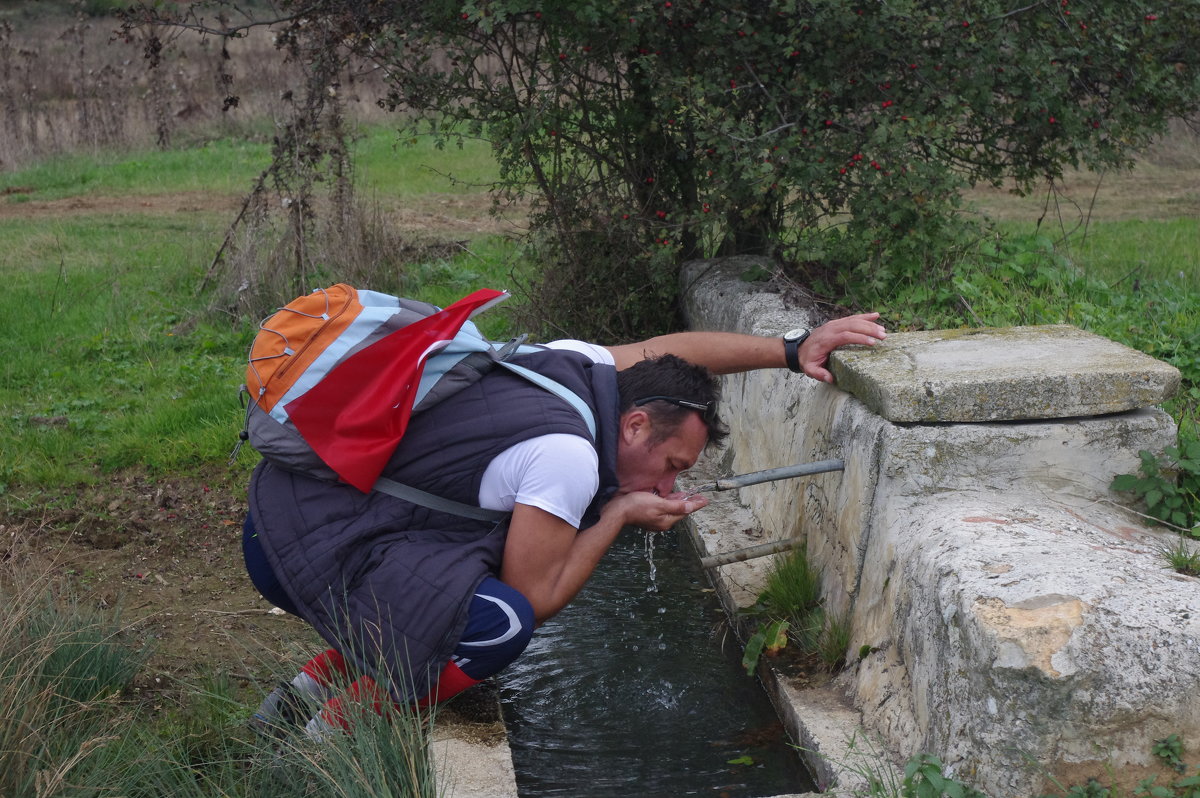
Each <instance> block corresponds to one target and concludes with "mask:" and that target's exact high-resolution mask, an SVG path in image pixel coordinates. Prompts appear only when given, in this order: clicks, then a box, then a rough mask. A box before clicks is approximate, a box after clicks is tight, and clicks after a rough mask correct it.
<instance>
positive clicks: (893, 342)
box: [830, 324, 1179, 423]
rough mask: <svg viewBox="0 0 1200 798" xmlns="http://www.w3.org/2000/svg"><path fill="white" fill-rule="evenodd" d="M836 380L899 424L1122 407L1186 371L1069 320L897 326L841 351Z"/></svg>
mask: <svg viewBox="0 0 1200 798" xmlns="http://www.w3.org/2000/svg"><path fill="white" fill-rule="evenodd" d="M830 370H831V371H833V374H834V376H835V377H836V378H837V382H838V385H839V386H840V387H841V388H842V389H843V390H846V391H849V392H850V393H852V394H854V395H855V396H856V397H858V398H859V399H860V400H861V401H862V402H863V403H864V404H866V405H867V407H869V408H870V409H871V410H873V411H875V412H876V413H878V414H879V415H880V416H882V417H884V418H886V419H887V420H888V421H892V422H897V423H908V422H976V421H1014V420H1021V419H1033V418H1042V419H1046V418H1070V417H1075V416H1099V415H1105V414H1108V413H1121V412H1125V411H1127V410H1135V409H1138V408H1142V407H1151V406H1153V405H1157V404H1159V403H1161V402H1163V401H1164V400H1166V399H1169V398H1170V397H1171V396H1172V395H1174V393H1175V392H1176V391H1177V390H1178V389H1179V370H1178V369H1176V368H1175V367H1173V366H1171V365H1169V364H1167V363H1163V362H1161V361H1158V360H1155V359H1154V358H1152V357H1150V356H1149V355H1146V354H1143V353H1141V352H1138V351H1136V350H1134V349H1130V348H1129V347H1127V346H1122V345H1121V344H1118V343H1116V342H1114V341H1110V340H1108V339H1107V338H1102V337H1101V336H1098V335H1094V334H1092V333H1089V332H1085V331H1083V330H1080V329H1078V328H1076V327H1071V326H1069V325H1062V324H1060V325H1045V326H1037V327H1006V328H991V329H974V330H933V331H927V332H910V333H894V334H892V335H890V336H889V337H888V340H887V341H886V342H885V343H884V344H882V345H879V346H874V347H854V348H847V349H843V350H840V351H838V352H835V353H834V355H833V356H832V357H831V358H830Z"/></svg>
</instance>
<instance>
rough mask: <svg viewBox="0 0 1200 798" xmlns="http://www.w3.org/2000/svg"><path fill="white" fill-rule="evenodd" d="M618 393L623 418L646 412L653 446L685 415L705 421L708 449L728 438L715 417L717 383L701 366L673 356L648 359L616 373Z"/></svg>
mask: <svg viewBox="0 0 1200 798" xmlns="http://www.w3.org/2000/svg"><path fill="white" fill-rule="evenodd" d="M617 390H618V391H619V392H620V396H621V414H622V415H624V414H625V413H626V412H627V411H629V410H632V409H634V408H635V407H640V408H642V409H643V410H645V411H646V414H647V415H648V416H649V417H650V423H651V425H652V427H653V430H654V437H653V439H652V440H653V441H654V442H655V443H658V442H659V441H663V440H666V439H667V438H669V437H671V436H672V435H674V434H675V433H676V431H678V429H679V425H680V424H682V423H683V420H684V419H685V418H687V415H688V413H699V414H700V417H701V418H702V419H703V420H704V426H705V427H706V428H707V429H708V443H709V445H714V444H719V443H720V442H721V441H723V440H725V436H726V435H728V434H729V430H728V429H726V428H725V425H724V424H722V423H721V419H720V417H719V416H718V415H717V404H718V402H719V401H720V399H721V384H720V381H719V380H718V379H717V378H716V377H715V376H714V375H713V373H712V372H711V371H709V370H708V369H706V368H705V367H704V366H698V365H696V364H695V363H689V362H688V361H686V360H684V359H683V358H680V357H676V356H675V355H659V356H657V357H651V358H647V359H645V360H642V361H640V362H638V363H635V364H634V365H632V366H630V367H629V368H627V369H624V370H623V371H618V372H617Z"/></svg>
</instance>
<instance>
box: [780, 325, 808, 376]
mask: <svg viewBox="0 0 1200 798" xmlns="http://www.w3.org/2000/svg"><path fill="white" fill-rule="evenodd" d="M810 333H812V330H810V329H808V328H807V327H797V328H796V329H794V330H788V331H787V332H785V333H784V334H783V354H784V357H786V358H787V367H788V368H789V369H790V370H791V371H794V372H796V373H797V374H799V373H800V371H801V368H800V344H802V343H804V340H805V339H806V338H808V336H809V334H810Z"/></svg>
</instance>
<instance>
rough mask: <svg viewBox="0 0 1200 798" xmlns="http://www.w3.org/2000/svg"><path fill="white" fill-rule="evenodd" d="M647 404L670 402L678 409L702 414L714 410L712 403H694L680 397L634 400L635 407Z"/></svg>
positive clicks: (647, 397)
mask: <svg viewBox="0 0 1200 798" xmlns="http://www.w3.org/2000/svg"><path fill="white" fill-rule="evenodd" d="M647 402H670V403H671V404H673V405H675V406H677V407H686V408H689V409H691V410H699V411H700V412H701V413H708V412H710V411H711V410H712V402H693V401H692V400H690V399H680V398H679V397H678V396H643V397H642V398H641V399H634V400H633V406H634V407H641V406H642V405H644V404H646V403H647Z"/></svg>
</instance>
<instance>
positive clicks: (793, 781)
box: [500, 530, 816, 798]
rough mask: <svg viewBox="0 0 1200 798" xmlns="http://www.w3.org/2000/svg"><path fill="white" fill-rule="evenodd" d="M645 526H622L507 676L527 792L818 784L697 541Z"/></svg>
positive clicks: (667, 795) (513, 737)
mask: <svg viewBox="0 0 1200 798" xmlns="http://www.w3.org/2000/svg"><path fill="white" fill-rule="evenodd" d="M647 537H648V536H647V535H646V533H643V532H633V531H630V530H626V531H625V532H623V533H622V535H621V537H620V538H618V540H617V542H616V543H615V544H614V545H613V547H612V549H610V550H609V553H608V555H607V556H606V557H605V558H604V560H603V561H602V562H601V564H600V567H599V568H598V569H597V570H596V572H595V574H593V575H592V578H591V580H590V581H589V583H588V585H587V587H585V588H584V590H583V592H581V593H580V594H579V596H577V597H576V599H575V601H574V602H572V603H571V605H570V606H568V607H567V608H566V609H564V610H563V611H562V612H561V613H559V614H558V615H557V616H556V617H555V618H553V619H552V620H551V621H549V622H548V623H546V624H545V626H543V627H542V628H541V629H540V630H539V631H538V632H537V634H535V635H534V638H533V642H532V643H531V644H530V646H529V648H528V649H527V650H526V652H525V654H524V655H523V656H522V657H521V658H520V659H518V660H517V662H515V663H514V664H513V665H512V666H510V667H509V668H508V670H507V671H505V672H503V673H502V674H501V676H500V681H501V698H502V703H503V705H504V716H505V721H506V723H507V725H508V734H509V743H510V745H511V746H512V755H513V764H514V765H515V767H516V774H517V788H518V791H519V793H520V795H521V796H522V798H540V797H541V796H571V798H613V796H622V797H623V798H624V797H625V796H628V797H629V798H677V796H685V795H699V796H728V798H757V797H760V796H773V795H781V794H786V793H800V792H806V791H815V790H816V788H815V786H813V783H812V780H811V778H810V777H809V775H808V774H807V772H806V771H805V769H804V766H803V765H802V764H801V762H800V758H799V756H798V755H797V753H796V751H795V749H794V748H792V747H791V746H789V745H788V742H787V739H786V735H785V733H784V731H783V727H782V725H781V724H780V723H779V720H778V717H777V716H776V714H775V712H774V710H773V709H772V708H771V705H770V702H769V700H768V699H767V697H766V694H765V693H764V692H763V690H762V687H761V686H760V685H759V684H758V682H757V680H755V679H753V678H751V677H749V676H747V675H746V672H745V671H744V670H743V669H742V668H741V664H740V662H741V647H740V646H739V645H737V643H736V640H735V639H734V638H733V634H732V632H730V631H728V630H727V627H726V626H725V624H724V623H722V620H723V618H724V615H723V613H722V611H721V609H720V605H719V603H718V601H717V598H716V596H715V594H714V593H712V591H711V590H710V589H709V584H708V581H707V579H706V578H705V576H704V574H703V572H702V571H701V569H700V566H699V564H698V563H697V562H696V557H695V555H694V553H693V551H692V550H691V548H690V544H689V543H688V542H687V541H686V540H683V539H681V536H680V534H679V533H677V532H675V531H671V532H666V533H659V534H655V535H653V536H649V540H647ZM726 635H727V636H728V639H727V640H725V644H724V646H722V638H723V637H725V636H726ZM731 760H733V761H732V762H731Z"/></svg>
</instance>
